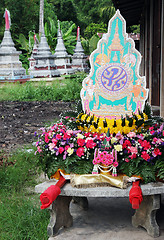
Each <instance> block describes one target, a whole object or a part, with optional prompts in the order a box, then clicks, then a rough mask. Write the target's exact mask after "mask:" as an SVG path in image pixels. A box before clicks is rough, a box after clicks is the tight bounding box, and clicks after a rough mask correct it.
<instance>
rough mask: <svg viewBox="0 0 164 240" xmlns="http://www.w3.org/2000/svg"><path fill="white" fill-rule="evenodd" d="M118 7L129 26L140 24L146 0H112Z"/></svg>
mask: <svg viewBox="0 0 164 240" xmlns="http://www.w3.org/2000/svg"><path fill="white" fill-rule="evenodd" d="M112 2H113V4H114V6H115V8H116V9H119V10H120V13H121V15H122V16H123V17H124V18H125V20H126V23H127V25H128V26H131V25H135V24H139V23H140V18H141V15H142V11H143V8H144V2H145V1H144V0H112Z"/></svg>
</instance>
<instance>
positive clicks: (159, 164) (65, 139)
mask: <svg viewBox="0 0 164 240" xmlns="http://www.w3.org/2000/svg"><path fill="white" fill-rule="evenodd" d="M70 119H71V123H72V122H73V123H74V129H70V126H69V125H68V124H63V122H58V123H56V124H54V125H52V126H50V127H48V128H41V129H40V132H38V135H37V136H38V141H37V142H36V148H37V149H36V152H35V154H37V155H38V156H39V165H40V166H41V167H42V170H43V171H44V172H45V173H46V174H47V175H48V176H49V177H51V176H52V175H53V174H54V173H55V172H56V171H57V170H58V169H59V168H60V169H63V170H65V171H66V172H67V173H76V174H91V173H92V172H93V173H95V172H99V170H100V169H99V170H98V169H96V170H95V167H94V166H95V165H97V164H99V165H100V163H101V166H102V164H103V165H106V166H107V167H108V168H109V169H110V171H112V173H113V175H114V176H116V175H117V172H121V173H123V174H126V175H127V176H129V177H130V176H132V175H139V176H140V177H141V178H142V179H143V181H144V182H145V183H147V182H151V181H156V179H157V178H158V179H160V180H163V179H164V125H163V123H162V122H161V123H153V124H152V125H151V126H150V127H148V126H147V127H142V128H141V127H140V128H138V130H133V131H130V132H128V133H124V132H122V133H120V132H117V133H115V131H114V132H110V129H109V128H108V132H107V133H104V132H102V131H99V132H93V131H87V132H85V131H82V130H80V129H79V127H78V126H77V127H75V125H76V122H77V119H76V118H75V119H73V118H72V117H71V118H69V116H68V117H67V121H70ZM141 120H142V119H141ZM113 128H114V126H113ZM104 146H105V147H104ZM102 149H103V150H102ZM93 169H94V170H93ZM109 169H108V170H109ZM116 169H117V171H116ZM101 170H103V168H101Z"/></svg>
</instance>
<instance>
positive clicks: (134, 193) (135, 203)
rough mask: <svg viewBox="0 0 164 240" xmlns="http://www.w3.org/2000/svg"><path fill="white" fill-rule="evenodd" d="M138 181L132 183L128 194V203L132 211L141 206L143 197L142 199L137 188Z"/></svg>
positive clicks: (140, 191) (140, 192) (138, 187)
mask: <svg viewBox="0 0 164 240" xmlns="http://www.w3.org/2000/svg"><path fill="white" fill-rule="evenodd" d="M139 184H140V180H137V181H136V182H133V184H132V188H131V190H130V192H129V201H130V203H131V204H132V208H133V209H138V208H139V205H140V204H141V202H142V200H143V197H142V190H141V188H140V186H139Z"/></svg>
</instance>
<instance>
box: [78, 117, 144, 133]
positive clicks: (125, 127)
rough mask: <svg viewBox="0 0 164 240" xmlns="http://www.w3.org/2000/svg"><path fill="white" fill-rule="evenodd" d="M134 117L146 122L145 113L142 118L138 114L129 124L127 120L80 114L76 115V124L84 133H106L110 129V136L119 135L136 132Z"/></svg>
mask: <svg viewBox="0 0 164 240" xmlns="http://www.w3.org/2000/svg"><path fill="white" fill-rule="evenodd" d="M136 117H137V119H138V120H140V119H144V121H146V120H148V116H147V115H146V114H145V113H143V114H142V116H141V115H140V114H138V115H134V116H133V117H131V118H130V119H131V123H130V120H128V119H127V118H124V119H109V118H102V117H96V116H94V115H88V114H83V113H81V114H79V115H78V117H77V121H76V123H77V124H78V125H79V126H78V128H79V129H80V130H82V131H85V132H93V133H94V132H97V133H107V131H108V129H110V133H111V134H113V133H115V134H117V133H118V132H120V133H121V134H122V133H124V134H127V133H129V132H131V131H136V130H138V129H137V125H136V119H135V118H136ZM123 121H124V124H123ZM143 126H144V123H143V124H142V127H143Z"/></svg>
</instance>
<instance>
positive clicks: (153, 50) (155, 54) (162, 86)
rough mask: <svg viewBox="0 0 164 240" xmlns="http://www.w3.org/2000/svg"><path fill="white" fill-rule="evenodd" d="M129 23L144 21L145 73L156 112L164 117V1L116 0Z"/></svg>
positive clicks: (142, 66)
mask: <svg viewBox="0 0 164 240" xmlns="http://www.w3.org/2000/svg"><path fill="white" fill-rule="evenodd" d="M113 4H114V6H115V8H116V9H119V10H120V13H121V14H122V16H123V17H124V18H125V20H126V23H127V26H131V25H136V24H140V47H139V51H140V53H141V55H142V62H141V69H140V74H141V76H143V75H145V76H146V80H147V88H149V99H148V100H149V103H150V104H151V106H152V109H153V112H154V113H156V114H158V115H159V114H160V116H162V117H164V22H163V19H164V0H133V1H132V0H113Z"/></svg>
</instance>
